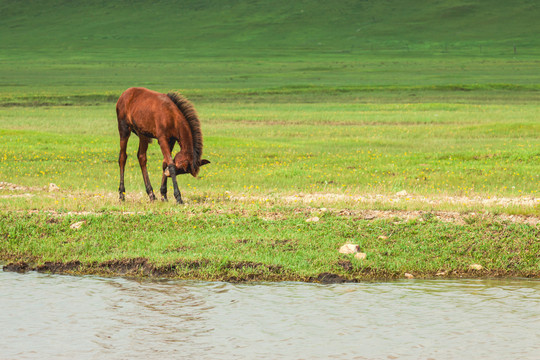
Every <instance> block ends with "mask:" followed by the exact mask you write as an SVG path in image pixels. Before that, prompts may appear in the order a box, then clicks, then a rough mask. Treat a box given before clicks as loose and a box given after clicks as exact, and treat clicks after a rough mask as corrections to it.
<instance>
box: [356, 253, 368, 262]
mask: <svg viewBox="0 0 540 360" xmlns="http://www.w3.org/2000/svg"><path fill="white" fill-rule="evenodd" d="M366 257H367V254H366V253H363V252H359V253H356V254H355V255H354V258H355V259H358V260H364V259H365V258H366Z"/></svg>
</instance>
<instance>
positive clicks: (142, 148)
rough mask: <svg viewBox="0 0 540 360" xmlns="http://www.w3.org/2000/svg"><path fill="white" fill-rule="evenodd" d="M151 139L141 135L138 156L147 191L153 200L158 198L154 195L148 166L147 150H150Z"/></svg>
mask: <svg viewBox="0 0 540 360" xmlns="http://www.w3.org/2000/svg"><path fill="white" fill-rule="evenodd" d="M149 143H150V139H149V138H147V137H145V136H142V135H141V136H140V137H139V151H138V152H137V158H138V159H139V165H140V166H141V172H142V176H143V180H144V186H145V187H146V193H147V194H148V197H149V198H150V200H151V201H154V200H156V196H155V195H154V189H152V184H150V177H149V176H148V169H147V168H146V162H147V157H146V151H147V150H148V144H149Z"/></svg>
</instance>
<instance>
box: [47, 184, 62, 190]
mask: <svg viewBox="0 0 540 360" xmlns="http://www.w3.org/2000/svg"><path fill="white" fill-rule="evenodd" d="M58 190H60V188H59V187H58V185H56V184H53V183H50V184H49V191H50V192H52V191H58Z"/></svg>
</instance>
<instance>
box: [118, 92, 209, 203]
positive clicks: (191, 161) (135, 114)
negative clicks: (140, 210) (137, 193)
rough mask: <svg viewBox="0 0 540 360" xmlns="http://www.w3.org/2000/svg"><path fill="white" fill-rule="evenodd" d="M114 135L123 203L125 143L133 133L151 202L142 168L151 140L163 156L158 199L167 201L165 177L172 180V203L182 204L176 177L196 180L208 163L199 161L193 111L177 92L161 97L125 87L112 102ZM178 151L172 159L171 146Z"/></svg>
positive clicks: (200, 141)
mask: <svg viewBox="0 0 540 360" xmlns="http://www.w3.org/2000/svg"><path fill="white" fill-rule="evenodd" d="M116 116H117V118H118V133H119V134H120V156H119V157H118V164H119V165H120V187H119V188H118V191H119V193H120V200H125V193H126V188H125V186H124V169H125V166H126V160H127V153H126V149H127V143H128V140H129V136H130V135H131V133H132V132H133V133H134V134H135V135H137V136H138V137H139V150H138V152H137V157H138V159H139V164H140V166H141V171H142V175H143V179H144V185H145V187H146V193H147V194H148V196H149V197H150V200H152V201H153V200H155V199H156V196H155V195H154V190H153V189H152V185H151V184H150V178H149V177H148V170H147V169H146V161H147V157H146V151H147V150H148V144H149V143H150V142H152V139H157V141H158V144H159V147H160V148H161V152H162V153H163V177H162V180H161V189H160V191H161V197H162V198H161V199H162V200H164V201H166V200H167V178H168V177H170V178H171V179H172V183H173V188H174V197H175V199H176V202H177V203H179V204H182V203H183V201H182V195H181V194H180V190H179V189H178V183H177V182H176V175H179V174H191V175H192V176H194V177H196V176H197V174H198V173H199V168H200V167H201V166H203V165H205V164H209V163H210V161H208V160H206V159H201V156H202V150H203V138H202V132H201V124H200V121H199V118H198V116H197V112H196V111H195V108H194V107H193V105H192V104H191V102H189V101H188V100H187V99H186V98H184V97H183V96H182V95H180V94H179V93H175V92H174V93H168V94H161V93H158V92H155V91H152V90H148V89H145V88H129V89H127V90H126V91H124V93H123V94H122V95H121V96H120V98H119V99H118V102H117V103H116ZM176 143H178V144H179V145H180V151H179V152H178V153H177V154H176V155H175V156H174V158H173V157H172V150H173V148H174V145H175V144H176Z"/></svg>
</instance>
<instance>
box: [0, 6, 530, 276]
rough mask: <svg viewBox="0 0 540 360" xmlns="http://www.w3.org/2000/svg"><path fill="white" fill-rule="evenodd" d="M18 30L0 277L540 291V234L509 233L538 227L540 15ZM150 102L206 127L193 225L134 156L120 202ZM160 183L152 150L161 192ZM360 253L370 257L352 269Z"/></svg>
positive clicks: (287, 14)
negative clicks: (520, 281) (185, 111)
mask: <svg viewBox="0 0 540 360" xmlns="http://www.w3.org/2000/svg"><path fill="white" fill-rule="evenodd" d="M0 13H1V14H2V22H1V23H0V38H1V39H2V43H1V44H0V49H1V53H0V181H2V182H9V183H11V184H17V185H19V187H14V186H13V185H6V184H4V185H0V204H1V205H0V206H2V209H3V210H2V211H1V212H0V259H3V260H6V261H15V262H17V261H26V262H28V263H31V264H32V266H43V264H44V263H45V262H53V263H54V264H57V265H55V266H56V268H57V270H60V271H61V270H62V267H61V266H59V265H58V263H59V262H61V263H67V262H70V264H72V265H70V267H69V269H68V268H63V269H64V270H71V271H79V272H96V273H114V272H115V271H116V272H117V273H134V274H135V273H140V274H147V275H157V276H159V275H166V276H178V277H191V278H204V279H267V280H283V279H289V280H290V279H293V280H294V279H296V280H317V279H318V277H319V274H321V273H333V274H338V275H339V276H341V277H343V278H347V279H373V278H395V277H399V276H403V274H404V272H410V273H413V274H415V275H416V276H435V274H437V273H443V274H444V275H442V276H460V275H465V276H489V275H494V276H497V275H498V276H538V275H539V272H540V265H539V263H538V258H539V249H538V241H537V240H536V239H537V238H538V237H539V234H538V225H537V224H538V222H537V221H526V218H524V217H522V218H520V219H518V220H519V221H509V220H508V219H507V218H505V217H504V216H508V215H510V214H518V215H525V216H529V217H530V218H532V219H533V220H535V219H537V218H538V216H539V205H538V204H539V202H538V199H537V198H538V195H539V189H540V178H539V176H540V175H539V174H540V165H539V164H540V150H539V149H540V136H539V134H540V123H539V121H538V114H539V113H540V71H539V70H538V69H540V38H539V37H538V34H539V33H540V22H538V21H537V19H538V18H540V5H539V4H537V2H536V1H525V0H523V1H516V2H506V1H489V2H488V1H452V2H448V1H384V2H381V1H360V2H359V1H340V2H328V1H326V2H324V1H305V2H290V1H289V2H286V1H277V2H275V1H274V2H263V1H251V2H241V1H181V2H175V1H158V2H133V1H130V2H128V1H120V2H106V1H89V2H84V3H83V4H80V3H76V2H75V3H74V2H68V1H48V2H46V4H45V5H44V3H43V2H35V1H27V2H15V1H0ZM130 86H145V87H149V88H151V89H153V90H158V91H163V92H166V91H169V90H180V91H182V92H183V93H184V94H185V95H187V96H188V97H189V98H190V99H191V100H193V102H194V103H195V106H196V108H197V110H198V111H199V114H200V117H201V122H202V125H203V132H204V135H205V157H207V158H208V159H210V160H211V161H212V164H211V165H209V166H206V167H204V168H203V169H202V170H201V175H200V177H199V178H198V179H193V178H191V177H187V176H185V177H181V178H180V182H179V184H180V187H181V190H182V191H183V195H184V198H185V199H186V200H187V203H188V205H187V206H186V207H182V208H178V207H176V206H175V205H174V204H163V203H153V204H151V203H149V202H148V201H147V200H146V197H145V195H143V194H144V187H143V182H142V177H141V175H140V170H139V166H138V164H137V160H136V147H137V139H136V137H135V136H133V137H132V140H131V141H130V147H129V155H130V157H129V158H128V168H127V174H126V175H127V178H126V187H127V199H128V201H127V202H126V203H123V204H121V203H118V201H117V200H116V198H117V194H116V189H117V187H118V174H117V173H118V170H117V156H118V135H117V131H116V119H115V112H114V103H115V101H116V99H117V98H118V96H119V95H120V93H121V92H122V91H123V90H125V89H126V88H127V87H130ZM160 166H161V154H160V151H159V149H158V147H157V146H156V144H154V145H152V146H151V147H150V149H149V172H150V175H151V180H152V183H153V185H154V188H155V189H157V188H158V185H159V179H160V171H161V170H160ZM49 183H55V184H57V185H58V186H60V191H58V192H47V191H43V188H47V187H48V184H49ZM401 190H407V193H408V194H407V195H406V196H401V197H396V196H395V193H396V192H399V191H401ZM377 196H379V197H377ZM297 197H298V199H297ZM366 199H368V200H366ZM369 199H375V200H369ZM323 207H325V208H328V209H329V211H328V212H325V211H322V210H320V208H323ZM344 209H345V210H346V211H345V212H346V213H351V214H357V213H358V212H360V211H363V210H364V209H384V210H392V211H395V210H406V211H413V210H415V211H416V210H421V213H420V215H419V216H415V217H414V219H413V220H406V219H407V217H406V216H402V215H403V214H400V215H399V216H398V217H397V218H396V219H392V218H390V219H373V220H366V219H365V217H363V216H360V215H358V216H354V215H347V216H343V214H342V212H343V211H344ZM441 210H444V211H448V210H452V211H457V212H458V213H459V215H458V218H459V219H458V220H457V221H451V222H443V221H441V220H438V218H437V217H435V216H433V215H432V214H433V212H437V211H441ZM68 212H75V213H74V214H72V215H68ZM85 212H88V213H85ZM126 212H129V213H130V214H131V215H126V214H125V213H126ZM471 212H476V213H478V212H482V213H483V212H489V213H491V214H495V215H497V216H499V215H500V216H499V217H497V216H495V217H494V216H492V215H487V216H486V217H484V218H483V220H477V218H476V217H475V216H473V215H471ZM313 213H315V214H313ZM340 214H341V215H340ZM313 215H317V216H319V217H320V218H321V220H320V221H319V222H316V223H306V222H305V220H306V218H309V217H310V216H313ZM396 216H397V215H396ZM420 219H422V220H423V221H420ZM78 220H81V221H83V220H84V221H86V223H85V225H84V226H83V227H82V228H81V229H80V230H78V231H77V230H71V229H70V228H69V225H70V224H71V223H73V222H75V221H78ZM381 235H384V236H388V239H380V238H379V236H381ZM345 242H355V243H358V244H360V245H361V250H362V251H364V252H366V253H367V259H366V260H364V261H359V260H354V259H352V258H350V257H349V256H346V255H339V254H338V253H337V249H338V248H339V246H340V245H342V244H343V243H345ZM130 259H136V260H130ZM472 263H478V264H481V265H482V266H484V270H482V271H476V272H471V270H468V266H469V265H470V264H472ZM107 264H108V265H107ZM122 264H124V265H125V266H124V267H123V268H122V266H123V265H122ZM126 264H127V265H126ZM45 269H46V268H45ZM51 269H52V270H54V266H53V267H51ZM115 269H116V270H115ZM122 269H123V270H122ZM139 270H140V271H139Z"/></svg>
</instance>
